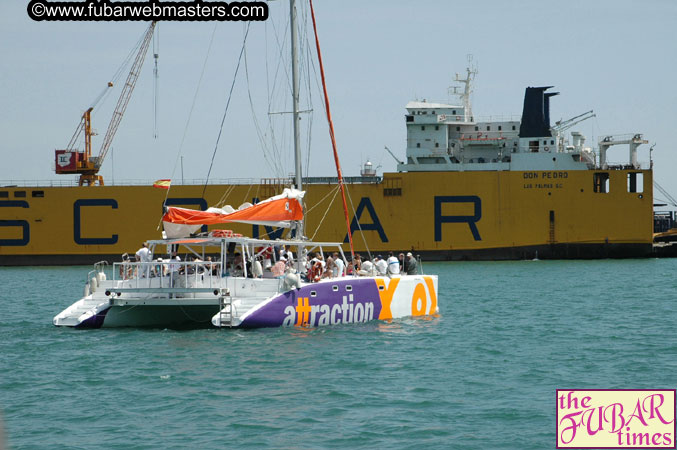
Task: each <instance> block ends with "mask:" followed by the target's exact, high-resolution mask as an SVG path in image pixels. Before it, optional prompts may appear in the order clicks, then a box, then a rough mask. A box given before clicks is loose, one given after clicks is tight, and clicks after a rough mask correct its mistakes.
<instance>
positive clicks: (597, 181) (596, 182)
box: [592, 172, 609, 194]
mask: <svg viewBox="0 0 677 450" xmlns="http://www.w3.org/2000/svg"><path fill="white" fill-rule="evenodd" d="M592 177H593V191H594V192H597V193H600V194H608V193H609V172H595V173H594V174H593V175H592Z"/></svg>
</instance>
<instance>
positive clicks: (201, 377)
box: [0, 259, 677, 449]
mask: <svg viewBox="0 0 677 450" xmlns="http://www.w3.org/2000/svg"><path fill="white" fill-rule="evenodd" d="M424 269H425V270H426V272H427V273H435V274H438V275H439V277H440V281H439V308H440V313H441V314H440V317H438V318H433V319H405V320H399V321H394V322H392V323H386V322H379V321H375V322H371V323H368V324H355V325H341V326H334V327H326V328H321V329H312V330H306V329H266V330H253V331H238V330H215V329H203V330H189V331H186V330H184V331H174V330H134V329H101V330H73V329H64V328H56V327H54V326H53V325H52V318H53V316H54V315H56V314H57V313H59V312H60V311H61V310H63V309H64V308H65V307H67V306H68V305H70V304H71V303H73V302H74V301H75V300H76V299H77V298H79V297H80V295H81V294H82V288H83V284H84V280H85V276H86V274H87V271H88V270H89V268H88V267H47V268H0V311H1V313H2V320H0V415H1V417H2V423H3V428H4V434H5V445H6V446H7V447H9V448H15V449H24V448H26V449H31V448H49V449H57V448H78V449H92V448H113V449H116V448H119V449H129V448H132V449H137V448H138V449H156V448H163V449H164V448H176V449H182V448H257V449H258V448H294V449H310V448H412V449H414V448H416V449H419V448H459V449H463V448H468V449H489V448H515V449H544V448H554V447H555V397H556V394H555V390H556V389H558V388H566V389H572V388H579V389H580V388H626V389H629V388H647V389H650V388H671V389H673V388H675V387H677V337H676V333H677V326H676V325H677V305H676V304H675V303H676V301H677V278H676V277H675V274H676V273H677V259H660V260H657V259H645V260H602V261H515V262H486V263H482V262H464V263H435V264H433V263H427V264H425V265H424Z"/></svg>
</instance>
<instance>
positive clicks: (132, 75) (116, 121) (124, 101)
mask: <svg viewBox="0 0 677 450" xmlns="http://www.w3.org/2000/svg"><path fill="white" fill-rule="evenodd" d="M155 24H156V22H152V23H151V24H150V26H149V27H148V30H147V31H146V34H145V36H144V38H143V42H142V43H141V47H140V48H139V52H138V53H137V55H136V59H135V60H134V64H132V68H131V70H130V71H129V75H128V76H127V81H125V85H124V87H123V88H122V94H120V98H119V99H118V103H117V105H116V106H115V111H114V112H113V117H111V119H110V124H109V125H108V130H106V135H105V136H104V138H103V144H101V150H99V156H97V157H96V159H95V160H94V161H92V162H93V163H94V167H95V168H96V169H97V171H98V170H99V168H101V164H103V160H104V159H105V158H106V154H107V153H108V150H109V149H110V145H111V143H112V142H113V137H115V133H116V132H117V130H118V127H119V126H120V121H122V116H123V115H124V113H125V110H126V109H127V105H128V104H129V99H130V98H131V96H132V92H133V91H134V86H136V80H137V79H138V78H139V73H140V72H141V67H142V66H143V61H144V60H145V57H146V53H147V52H148V47H149V45H150V41H151V38H152V37H153V31H154V29H155Z"/></svg>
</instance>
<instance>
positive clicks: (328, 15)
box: [0, 0, 677, 197]
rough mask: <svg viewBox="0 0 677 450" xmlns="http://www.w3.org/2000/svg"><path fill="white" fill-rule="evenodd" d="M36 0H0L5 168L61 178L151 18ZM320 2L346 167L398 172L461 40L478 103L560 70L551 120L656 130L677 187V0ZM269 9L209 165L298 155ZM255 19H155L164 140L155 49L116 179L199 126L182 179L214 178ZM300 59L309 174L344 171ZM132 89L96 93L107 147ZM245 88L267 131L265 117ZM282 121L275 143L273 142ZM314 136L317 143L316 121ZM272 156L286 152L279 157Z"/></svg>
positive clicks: (165, 157) (643, 151)
mask: <svg viewBox="0 0 677 450" xmlns="http://www.w3.org/2000/svg"><path fill="white" fill-rule="evenodd" d="M26 3H27V2H25V1H21V0H0V58H1V60H2V70H1V71H0V104H1V105H2V108H0V135H1V136H2V140H1V143H0V152H1V154H2V164H0V180H2V182H3V184H6V182H8V181H9V180H15V181H20V180H48V179H59V178H60V177H59V176H57V175H55V174H54V172H53V161H54V149H56V148H63V147H65V146H66V144H67V143H68V141H69V139H70V137H71V135H72V134H73V132H74V131H75V128H76V126H77V125H78V123H79V120H80V116H81V114H82V112H83V111H84V110H85V109H87V107H88V106H89V105H90V104H91V103H92V101H93V100H94V99H95V98H96V97H97V95H98V94H99V92H101V90H102V89H103V87H104V86H105V85H106V82H107V81H109V79H110V78H111V77H112V75H113V73H114V72H115V71H116V70H117V68H118V67H119V66H120V64H121V63H122V61H123V59H124V58H125V56H126V55H127V54H128V53H129V52H130V50H131V49H132V48H133V46H134V44H135V43H136V42H137V40H138V39H139V38H140V36H141V35H142V33H143V32H144V30H145V28H146V27H147V24H145V23H141V22H125V23H115V22H107V23H105V22H51V23H47V22H33V21H32V20H31V19H30V18H29V17H28V16H27V14H26ZM298 3H299V7H300V10H301V12H300V14H301V16H304V15H306V14H307V5H306V4H305V2H304V1H303V0H298ZM315 7H316V13H317V16H318V26H319V32H320V39H321V44H322V46H323V57H324V61H325V68H326V72H327V82H328V87H329V94H330V100H331V107H332V111H333V114H334V121H335V127H336V136H337V141H338V145H339V151H340V154H341V159H342V164H343V166H344V172H345V173H346V174H347V175H357V174H358V171H359V167H360V164H361V163H362V162H364V161H365V160H366V159H367V158H368V157H369V158H370V159H371V160H372V162H373V163H374V165H375V166H376V165H381V166H382V167H381V168H380V169H379V172H381V171H393V170H395V161H394V160H393V159H392V157H390V156H389V155H388V154H387V153H386V152H385V151H384V150H383V147H384V146H385V145H387V146H388V147H389V148H390V149H391V150H392V151H393V152H394V153H395V154H396V155H397V156H398V157H399V158H401V159H403V158H404V154H405V147H406V142H405V138H406V130H405V122H404V114H405V109H404V106H405V105H406V103H407V102H408V101H409V100H414V99H424V98H425V99H428V100H431V101H441V102H446V101H448V100H449V98H448V95H447V87H448V86H450V85H451V84H453V83H452V79H453V76H454V73H455V72H460V73H462V72H463V70H464V69H465V67H466V55H467V54H472V55H474V61H475V63H476V64H477V66H478V68H479V75H478V76H477V79H476V83H475V92H474V95H473V110H474V113H475V115H476V116H488V115H512V114H514V115H518V114H521V108H522V100H523V95H524V88H525V87H527V86H542V85H554V86H555V90H557V91H559V92H560V93H561V95H560V96H558V97H555V98H554V99H553V101H552V111H551V117H552V119H553V121H554V120H558V119H560V118H564V119H566V118H569V117H572V116H574V115H577V114H580V113H583V112H585V111H587V110H590V109H593V110H595V113H596V114H597V117H596V118H595V119H592V120H590V121H587V122H584V123H583V124H581V125H580V126H578V127H576V128H575V129H578V130H579V131H581V132H582V133H583V134H585V135H586V136H587V138H588V141H587V142H588V143H589V144H595V143H596V141H597V140H598V139H599V137H600V136H604V135H607V134H621V133H643V134H644V136H645V138H646V139H648V140H649V141H650V142H651V143H652V144H653V143H655V144H656V146H655V149H654V152H653V159H654V163H655V178H656V179H657V180H658V181H659V182H660V183H661V184H662V185H663V186H664V187H666V188H667V189H668V190H669V191H670V192H671V193H672V195H674V196H677V176H675V168H676V167H677V164H676V163H677V155H676V154H675V149H674V148H673V147H674V145H673V141H674V137H673V136H672V135H671V133H672V131H673V130H674V124H675V123H676V122H677V107H676V106H675V105H677V88H676V86H675V73H676V69H677V2H674V1H673V0H645V1H627V0H626V1H622V0H613V1H591V0H584V1H566V2H562V1H547V0H545V1H544V0H533V1H481V0H479V1H478V0H475V1H462V2H461V1H449V0H439V1H434V0H419V1H404V0H388V1H385V0H383V1H357V0H342V1H326V0H325V1H322V0H317V1H316V4H315ZM270 16H271V17H270V19H269V20H268V21H267V22H265V23H260V22H253V23H251V25H250V31H249V36H248V39H247V68H248V75H249V83H247V81H246V78H245V73H244V66H242V67H241V70H240V73H239V75H238V78H237V80H236V84H235V90H234V94H233V98H232V101H231V105H230V109H229V112H228V116H227V118H226V121H225V125H224V128H223V135H222V138H221V141H220V144H219V148H218V152H217V155H216V158H215V162H214V169H213V172H212V178H220V179H226V178H243V177H245V178H252V179H259V178H262V177H272V176H278V175H282V174H284V173H288V172H290V171H291V170H293V157H292V152H291V139H290V138H291V121H290V117H289V116H288V115H284V114H275V115H271V116H269V115H268V112H269V111H270V112H284V111H289V109H290V106H289V104H290V102H289V100H288V97H289V81H288V77H289V75H288V73H289V68H288V61H289V46H288V43H289V38H288V36H287V34H288V32H287V31H286V30H287V29H288V2H287V1H286V0H279V1H275V2H271V4H270ZM215 26H216V30H215ZM306 27H307V24H302V28H303V29H302V30H301V37H302V39H303V45H304V46H306V45H307V44H308V43H310V42H312V39H313V36H312V29H311V28H307V29H306ZM244 29H245V25H244V24H243V23H238V22H230V23H227V22H224V23H218V24H216V23H215V22H200V23H178V22H162V23H161V24H160V26H159V51H158V52H159V65H158V68H159V78H158V83H159V85H158V86H159V89H158V90H159V96H158V105H159V113H158V116H157V120H158V130H159V138H157V139H155V138H154V137H153V123H154V115H153V104H154V96H153V90H154V87H153V86H154V83H153V81H154V80H153V59H152V57H150V55H149V56H148V57H147V59H146V63H145V65H144V67H143V71H142V74H141V76H140V78H139V81H138V84H137V87H136V90H135V92H134V95H133V97H132V99H131V102H130V105H129V108H128V109H127V113H126V115H125V117H124V118H123V120H122V124H121V126H120V128H119V130H118V133H117V135H116V137H115V141H114V142H113V151H112V153H109V155H108V158H107V160H106V162H105V163H104V166H103V168H102V174H103V175H104V177H105V178H106V179H107V181H109V182H110V181H112V179H113V177H114V179H115V181H118V182H120V181H122V180H130V179H141V180H153V179H158V178H169V177H172V176H173V177H174V179H175V180H179V179H180V178H181V169H180V165H177V164H176V162H177V161H178V160H179V159H178V155H179V153H178V152H179V147H180V142H181V140H182V137H183V134H184V130H185V129H186V127H187V134H186V138H185V143H184V145H183V148H182V149H181V154H182V155H183V171H184V177H185V179H186V180H188V179H197V178H205V177H206V174H207V170H208V169H209V162H210V160H211V156H212V152H213V151H214V147H215V144H216V139H217V135H218V133H219V128H220V123H221V118H222V115H223V112H224V109H225V106H226V101H227V98H228V91H229V89H230V85H231V83H232V81H233V74H234V71H235V66H236V63H237V56H238V54H239V52H240V48H241V46H242V38H243V35H244ZM214 30H215V34H214V42H213V45H212V47H211V51H210V56H209V58H208V59H206V55H207V49H208V47H209V43H210V39H211V37H212V33H213V32H214ZM151 52H152V49H151V51H150V52H149V53H151ZM313 53H314V50H313ZM304 54H305V55H307V54H308V51H304ZM205 61H206V65H205ZM302 64H303V67H302V70H303V72H304V73H305V75H304V79H303V84H304V85H305V86H306V88H305V89H304V94H303V95H304V99H303V100H302V106H303V108H304V109H313V110H314V112H313V113H312V114H306V115H304V118H303V123H304V127H305V126H307V125H308V124H309V123H311V122H312V128H313V132H312V134H311V138H310V148H311V154H310V161H309V162H308V160H307V158H308V156H307V154H306V155H304V164H303V165H304V169H305V168H306V166H308V167H309V169H310V174H311V175H316V176H322V175H333V174H334V169H333V160H332V156H331V146H330V141H329V138H328V134H327V129H326V125H325V120H324V112H323V109H322V102H321V96H320V91H319V90H318V83H319V77H318V76H317V74H316V71H317V64H316V63H315V62H312V63H310V62H309V59H308V58H307V57H306V58H304V61H303V63H302ZM308 64H310V65H308ZM203 66H204V67H205V72H204V78H203V80H202V84H201V87H200V90H199V91H198V93H197V96H195V92H196V89H197V86H198V80H199V79H200V74H201V72H202V69H203ZM121 84H122V83H120V85H121ZM248 86H249V89H248ZM308 86H310V90H309V89H308ZM119 92H120V90H119V89H116V90H114V91H113V92H111V95H110V96H109V98H108V99H107V101H106V102H105V103H104V104H103V105H102V106H100V107H97V108H96V109H95V113H94V118H93V121H94V128H95V129H97V130H98V132H99V133H100V136H98V137H97V138H96V139H95V141H94V153H95V154H97V153H98V150H99V148H100V146H101V139H102V137H103V135H104V133H105V130H106V128H107V126H108V122H109V121H110V116H111V113H112V109H113V107H114V105H115V102H116V99H117V96H118V95H119ZM248 92H249V93H250V94H251V98H252V104H253V110H254V114H255V115H256V120H257V121H258V123H259V125H260V132H261V136H262V137H263V142H264V144H262V139H261V138H260V137H259V134H258V133H257V131H256V128H255V127H254V125H253V121H254V120H253V114H252V106H250V101H249V93H248ZM308 92H310V95H311V98H310V99H309V98H308ZM194 98H195V109H194V111H193V115H192V118H191V121H190V123H189V124H188V116H189V111H190V108H191V104H192V102H193V99H194ZM269 99H270V100H269ZM269 118H270V121H271V123H272V127H271V126H270V125H269ZM187 124H188V125H187ZM271 132H272V133H274V134H275V142H276V144H275V145H276V147H275V148H277V149H278V150H274V147H273V145H272V144H271V139H272V135H271ZM303 142H304V149H305V151H307V148H308V144H309V140H308V136H307V134H306V133H305V131H304V134H303ZM648 148H649V146H644V147H641V148H640V158H639V159H640V161H648V160H649V154H648ZM264 150H265V151H264ZM266 153H267V154H268V157H267V158H266V156H265V154H266ZM275 155H279V156H278V158H281V161H280V162H278V163H275V162H273V160H274V159H275ZM627 158H628V152H627V147H616V148H613V150H611V153H610V157H609V159H610V160H612V161H626V160H627ZM280 172H282V173H280ZM71 178H72V177H71ZM66 179H68V177H66ZM659 197H660V196H659Z"/></svg>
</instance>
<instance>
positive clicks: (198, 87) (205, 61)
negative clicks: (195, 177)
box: [165, 22, 218, 201]
mask: <svg viewBox="0 0 677 450" xmlns="http://www.w3.org/2000/svg"><path fill="white" fill-rule="evenodd" d="M217 26H218V22H217V23H216V24H214V29H213V30H212V35H211V38H210V39H209V45H208V46H207V53H206V54H205V60H204V63H203V64H202V71H201V72H200V78H199V79H198V82H197V87H196V88H195V94H194V95H193V102H192V103H191V105H190V110H189V111H188V120H187V121H186V126H185V127H184V129H183V136H182V137H181V142H180V143H179V148H178V151H177V153H176V159H175V160H174V168H173V169H172V177H171V178H172V179H173V178H174V174H175V173H176V169H177V168H178V167H179V162H180V161H181V153H182V151H183V144H184V142H185V141H186V135H187V134H188V126H189V125H190V121H191V118H192V117H193V110H194V109H195V103H197V94H198V92H200V87H201V86H202V79H203V78H204V75H205V70H206V69H207V61H208V60H209V54H210V53H211V50H212V45H213V44H214V36H215V35H216V28H217ZM171 189H172V185H171V183H170V185H169V189H167V193H166V194H165V201H166V200H167V197H169V191H170V190H171Z"/></svg>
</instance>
